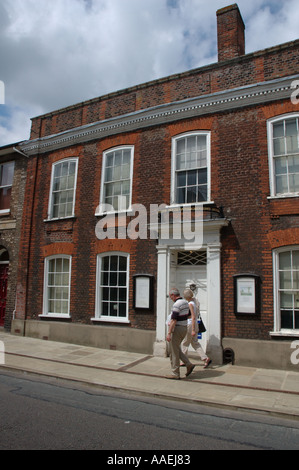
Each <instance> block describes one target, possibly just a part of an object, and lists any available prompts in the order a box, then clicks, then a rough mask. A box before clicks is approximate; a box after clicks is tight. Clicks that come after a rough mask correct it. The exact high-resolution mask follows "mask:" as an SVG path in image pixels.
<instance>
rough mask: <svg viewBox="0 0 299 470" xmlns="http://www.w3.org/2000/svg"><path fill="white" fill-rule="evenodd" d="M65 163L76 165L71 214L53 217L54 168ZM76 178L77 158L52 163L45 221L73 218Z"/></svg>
mask: <svg viewBox="0 0 299 470" xmlns="http://www.w3.org/2000/svg"><path fill="white" fill-rule="evenodd" d="M66 162H69V163H71V162H74V163H75V165H76V169H75V180H74V188H73V206H72V213H71V215H66V216H63V217H53V216H52V213H53V202H54V195H53V190H54V172H55V168H56V167H57V166H58V165H62V164H63V163H66ZM77 176H78V157H69V158H64V159H63V160H58V161H57V162H55V163H53V165H52V173H51V187H50V196H49V206H48V219H47V220H61V219H69V218H71V217H74V216H75V204H76V190H77Z"/></svg>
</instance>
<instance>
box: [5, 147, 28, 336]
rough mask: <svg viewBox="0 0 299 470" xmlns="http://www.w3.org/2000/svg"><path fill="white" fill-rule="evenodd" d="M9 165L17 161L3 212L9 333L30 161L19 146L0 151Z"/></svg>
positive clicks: (6, 326) (7, 324) (6, 317)
mask: <svg viewBox="0 0 299 470" xmlns="http://www.w3.org/2000/svg"><path fill="white" fill-rule="evenodd" d="M16 149H17V150H16ZM8 162H14V174H13V181H12V189H11V197H10V203H9V208H8V210H7V211H2V212H1V213H0V252H1V257H0V261H1V263H0V264H1V265H2V260H3V259H4V261H3V263H4V264H5V265H6V263H7V266H8V278H7V291H6V297H5V292H3V291H2V289H3V288H4V287H3V285H1V304H2V303H3V302H5V303H6V306H5V316H4V322H3V326H4V328H5V329H6V330H10V329H11V322H12V319H13V315H14V311H15V306H16V305H15V302H16V291H17V273H18V267H19V248H20V246H19V245H20V236H21V229H22V211H23V206H24V194H25V184H26V175H27V162H28V158H26V156H24V155H22V154H20V153H19V152H18V143H16V144H11V145H7V146H5V147H1V148H0V165H1V166H2V165H3V164H7V163H8ZM1 197H2V194H1Z"/></svg>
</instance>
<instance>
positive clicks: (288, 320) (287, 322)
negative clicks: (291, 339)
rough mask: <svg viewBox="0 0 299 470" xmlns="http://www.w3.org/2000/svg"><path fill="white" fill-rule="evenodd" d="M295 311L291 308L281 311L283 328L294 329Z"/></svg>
mask: <svg viewBox="0 0 299 470" xmlns="http://www.w3.org/2000/svg"><path fill="white" fill-rule="evenodd" d="M293 327H294V325H293V312H292V311H291V310H282V311H281V328H283V329H293Z"/></svg>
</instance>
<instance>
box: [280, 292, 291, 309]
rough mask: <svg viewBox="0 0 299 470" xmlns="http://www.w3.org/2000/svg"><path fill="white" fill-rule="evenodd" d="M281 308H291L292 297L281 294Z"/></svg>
mask: <svg viewBox="0 0 299 470" xmlns="http://www.w3.org/2000/svg"><path fill="white" fill-rule="evenodd" d="M280 305H281V308H293V295H292V294H284V293H282V294H281V296H280Z"/></svg>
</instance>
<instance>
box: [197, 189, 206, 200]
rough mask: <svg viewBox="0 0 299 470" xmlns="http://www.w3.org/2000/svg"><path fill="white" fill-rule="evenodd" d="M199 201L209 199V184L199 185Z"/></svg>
mask: <svg viewBox="0 0 299 470" xmlns="http://www.w3.org/2000/svg"><path fill="white" fill-rule="evenodd" d="M197 200H198V202H203V201H207V200H208V188H207V186H199V187H198V196H197Z"/></svg>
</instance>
